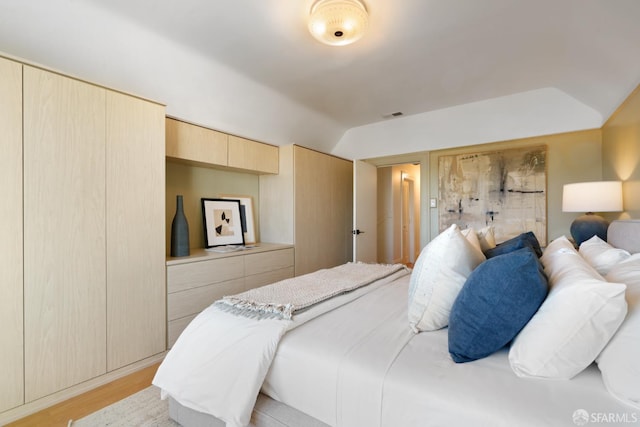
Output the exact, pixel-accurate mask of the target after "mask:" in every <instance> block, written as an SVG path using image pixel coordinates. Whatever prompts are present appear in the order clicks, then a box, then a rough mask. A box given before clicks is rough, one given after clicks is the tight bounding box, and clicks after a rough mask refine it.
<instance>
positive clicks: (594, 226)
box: [562, 181, 622, 246]
mask: <svg viewBox="0 0 640 427" xmlns="http://www.w3.org/2000/svg"><path fill="white" fill-rule="evenodd" d="M562 211H563V212H586V214H584V215H581V216H579V217H578V218H576V219H575V220H574V221H573V222H572V223H571V228H570V231H571V237H573V240H575V242H576V245H578V246H580V244H581V243H582V242H584V241H586V240H589V239H590V238H592V237H593V236H598V237H600V238H601V239H602V240H604V241H605V242H606V241H607V228H608V227H609V222H608V221H607V220H605V219H604V218H603V217H601V216H599V215H596V214H594V212H620V211H622V182H621V181H594V182H577V183H574V184H565V186H564V188H563V190H562Z"/></svg>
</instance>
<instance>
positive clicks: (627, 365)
mask: <svg viewBox="0 0 640 427" xmlns="http://www.w3.org/2000/svg"><path fill="white" fill-rule="evenodd" d="M606 278H607V280H609V281H612V282H620V283H625V284H626V285H627V293H626V297H627V304H628V307H629V309H628V312H627V317H626V319H625V320H624V322H623V323H622V326H620V329H618V332H616V334H615V335H614V336H613V338H611V341H609V344H607V346H606V347H605V348H604V350H602V353H600V355H599V356H598V358H597V359H596V362H597V363H598V368H600V372H602V380H603V381H604V384H605V386H606V387H607V390H609V392H610V393H611V394H612V395H614V396H615V397H617V398H618V399H621V400H622V401H624V402H626V403H628V404H631V405H633V406H635V407H636V408H640V254H635V255H632V256H631V257H630V258H627V260H626V261H624V262H622V263H620V264H617V265H616V266H614V267H613V268H612V269H611V270H610V271H609V274H607V277H606Z"/></svg>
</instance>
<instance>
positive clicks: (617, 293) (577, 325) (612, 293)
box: [509, 241, 627, 379]
mask: <svg viewBox="0 0 640 427" xmlns="http://www.w3.org/2000/svg"><path fill="white" fill-rule="evenodd" d="M552 243H553V242H552ZM550 246H551V245H550ZM551 248H552V251H549V250H548V249H549V248H547V251H545V254H544V255H543V258H541V261H542V264H543V265H544V268H545V273H546V274H547V276H548V278H549V284H550V286H551V290H550V291H549V294H548V295H547V298H546V299H545V301H544V302H543V303H542V305H541V306H540V308H539V309H538V311H537V312H536V314H535V315H534V316H533V317H532V318H531V320H529V323H527V325H526V326H525V327H524V328H523V329H522V331H520V333H519V334H518V335H517V336H516V338H515V339H514V341H513V344H512V345H511V349H510V350H509V362H510V364H511V368H512V369H513V371H514V372H515V373H516V374H517V375H518V376H520V377H537V378H552V379H569V378H572V377H573V376H575V375H576V374H578V373H579V372H581V371H582V370H583V369H585V368H586V367H587V366H589V365H590V364H591V363H592V362H593V361H594V360H595V358H596V357H597V356H598V354H599V353H600V352H601V351H602V349H603V348H604V346H605V345H606V344H607V343H608V342H609V340H610V339H611V337H612V336H613V334H614V333H615V332H616V330H617V329H618V327H619V326H620V324H621V323H622V321H623V320H624V316H625V314H626V313H627V303H626V301H625V298H624V295H625V289H626V286H625V285H623V284H620V283H608V282H606V281H605V280H604V279H603V278H602V276H600V275H599V274H598V272H596V271H595V270H594V269H593V268H592V267H591V266H590V265H589V264H588V263H587V262H586V261H585V260H584V258H582V257H581V256H580V255H579V254H578V252H577V251H576V250H575V249H573V247H571V248H569V247H567V246H566V245H565V244H564V243H563V242H562V241H560V242H559V243H557V244H556V245H554V246H551ZM554 249H555V250H554Z"/></svg>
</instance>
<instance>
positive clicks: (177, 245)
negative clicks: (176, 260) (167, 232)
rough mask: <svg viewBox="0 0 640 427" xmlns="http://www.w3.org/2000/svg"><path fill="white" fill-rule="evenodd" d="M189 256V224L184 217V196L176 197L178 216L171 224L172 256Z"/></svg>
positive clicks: (176, 215)
mask: <svg viewBox="0 0 640 427" xmlns="http://www.w3.org/2000/svg"><path fill="white" fill-rule="evenodd" d="M187 255H189V224H188V223H187V217H186V216H184V208H183V206H182V196H177V197H176V214H175V216H174V217H173V222H172V223H171V256H187Z"/></svg>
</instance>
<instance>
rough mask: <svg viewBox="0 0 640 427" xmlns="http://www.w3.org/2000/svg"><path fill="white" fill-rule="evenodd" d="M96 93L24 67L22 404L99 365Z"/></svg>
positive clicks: (100, 175) (101, 311) (102, 328)
mask: <svg viewBox="0 0 640 427" xmlns="http://www.w3.org/2000/svg"><path fill="white" fill-rule="evenodd" d="M104 123H105V90H104V89H102V88H99V87H96V86H92V85H90V84H87V83H83V82H80V81H77V80H74V79H70V78H66V77H63V76H60V75H58V74H55V73H51V72H47V71H43V70H40V69H37V68H33V67H29V66H24V147H23V149H24V303H25V307H24V310H25V311H24V328H25V330H24V340H25V343H24V344H25V355H24V360H25V400H26V401H27V402H30V401H32V400H35V399H38V398H40V397H43V396H46V395H48V394H50V393H53V392H56V391H58V390H61V389H63V388H66V387H69V386H71V385H74V384H77V383H80V382H82V381H85V380H88V379H90V378H93V377H96V376H98V375H100V374H103V373H104V372H105V371H106V309H105V307H106V271H105V256H106V250H105V245H106V243H105V144H104V138H105V126H104Z"/></svg>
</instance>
